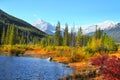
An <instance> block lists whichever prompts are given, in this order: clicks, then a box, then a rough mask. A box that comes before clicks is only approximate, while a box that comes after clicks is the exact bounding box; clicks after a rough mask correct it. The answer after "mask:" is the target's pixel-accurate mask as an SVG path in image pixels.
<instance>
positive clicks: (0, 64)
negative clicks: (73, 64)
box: [0, 56, 73, 80]
mask: <svg viewBox="0 0 120 80" xmlns="http://www.w3.org/2000/svg"><path fill="white" fill-rule="evenodd" d="M72 73H73V70H72V69H71V68H69V67H66V65H65V64H61V63H56V62H50V61H47V60H46V59H39V58H25V57H6V56H0V80H58V79H60V78H62V77H64V76H69V75H71V74H72Z"/></svg>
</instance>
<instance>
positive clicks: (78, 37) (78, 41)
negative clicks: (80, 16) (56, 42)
mask: <svg viewBox="0 0 120 80" xmlns="http://www.w3.org/2000/svg"><path fill="white" fill-rule="evenodd" d="M82 37H83V36H82V28H81V27H80V28H79V29H78V34H77V37H76V46H78V47H82V46H83V41H82V40H83V39H82Z"/></svg>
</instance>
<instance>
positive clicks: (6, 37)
mask: <svg viewBox="0 0 120 80" xmlns="http://www.w3.org/2000/svg"><path fill="white" fill-rule="evenodd" d="M9 35H10V25H8V26H7V32H6V36H5V44H6V45H8V44H9Z"/></svg>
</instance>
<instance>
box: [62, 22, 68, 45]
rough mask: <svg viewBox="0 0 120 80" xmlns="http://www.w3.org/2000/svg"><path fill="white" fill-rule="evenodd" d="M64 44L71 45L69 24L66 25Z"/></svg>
mask: <svg viewBox="0 0 120 80" xmlns="http://www.w3.org/2000/svg"><path fill="white" fill-rule="evenodd" d="M63 44H64V46H69V34H68V24H66V25H65V30H64V38H63Z"/></svg>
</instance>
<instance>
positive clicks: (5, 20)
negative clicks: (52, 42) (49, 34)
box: [0, 10, 46, 37]
mask: <svg viewBox="0 0 120 80" xmlns="http://www.w3.org/2000/svg"><path fill="white" fill-rule="evenodd" d="M9 24H14V25H16V26H20V27H23V28H26V29H29V30H30V29H31V30H32V32H31V31H30V33H31V34H34V35H35V36H41V37H42V36H43V37H44V35H46V34H45V33H44V32H43V31H40V30H39V29H37V28H36V27H34V26H32V25H31V24H29V23H27V22H25V21H23V20H21V19H18V18H16V17H14V16H11V15H9V14H7V13H5V12H4V11H2V10H0V25H1V26H0V27H1V28H2V27H4V26H5V25H9Z"/></svg>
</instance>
